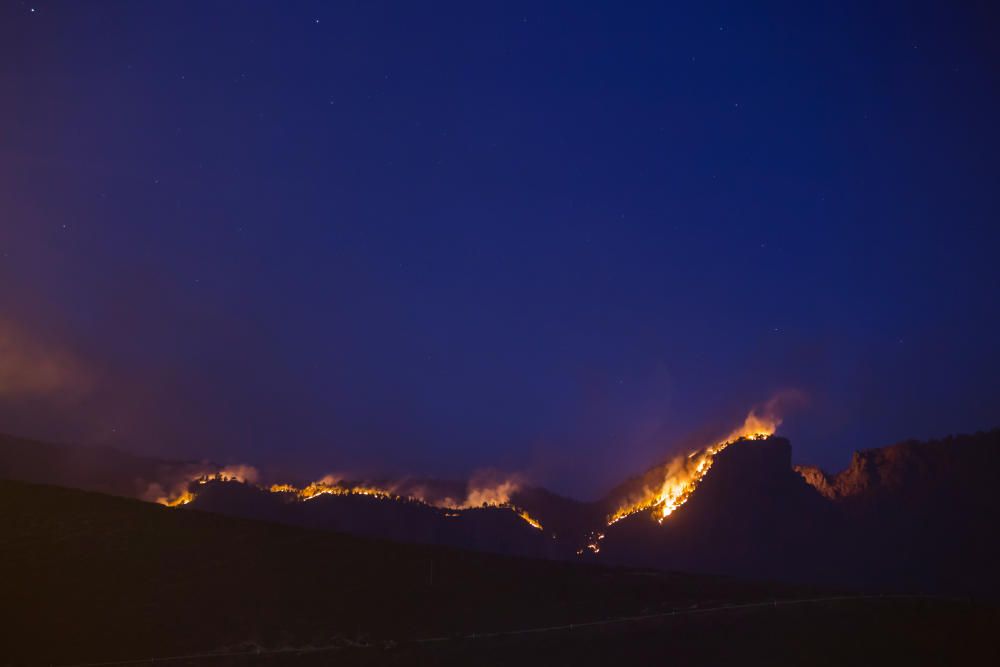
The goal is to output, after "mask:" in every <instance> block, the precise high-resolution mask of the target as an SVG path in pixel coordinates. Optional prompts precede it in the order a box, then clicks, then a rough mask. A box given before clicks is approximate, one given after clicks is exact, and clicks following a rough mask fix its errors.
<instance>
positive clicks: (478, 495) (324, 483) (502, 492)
mask: <svg viewBox="0 0 1000 667" xmlns="http://www.w3.org/2000/svg"><path fill="white" fill-rule="evenodd" d="M257 476H258V475H257V471H256V470H255V469H254V468H252V467H250V466H231V467H227V468H223V469H221V470H218V471H216V472H211V473H200V474H199V475H198V476H196V477H195V478H194V479H191V480H189V481H188V482H187V483H184V484H181V485H179V486H178V488H176V489H175V490H174V492H173V493H172V494H169V495H161V496H158V497H156V498H155V500H156V502H158V503H160V504H161V505H166V506H168V507H177V506H180V505H186V504H188V503H190V502H192V501H193V500H195V498H197V495H198V492H199V487H200V486H203V485H205V484H207V483H209V482H239V483H243V484H250V485H254V486H256V484H255V482H256V479H257ZM256 488H258V489H260V490H262V491H266V492H269V493H271V494H276V495H278V496H280V497H281V498H282V499H284V500H286V501H287V502H308V501H311V500H313V499H315V498H319V497H321V496H367V497H370V498H375V499H379V500H387V501H397V502H399V501H406V502H412V503H418V504H422V505H426V506H428V507H433V508H437V509H441V510H449V514H447V516H460V514H458V513H460V512H463V511H465V510H472V509H478V508H484V507H492V508H500V509H507V510H510V511H512V512H514V513H515V514H516V515H517V516H519V517H520V518H521V519H523V520H524V521H525V523H527V524H528V525H530V526H531V527H532V528H535V529H537V530H542V524H541V523H539V521H538V520H537V519H535V518H534V517H532V516H531V515H530V514H529V513H528V511H527V510H525V509H524V508H522V507H518V506H517V505H515V504H514V503H513V502H512V501H511V495H512V494H513V493H515V492H516V491H517V490H518V488H520V483H519V482H518V481H517V480H515V479H513V478H506V479H502V480H500V481H497V482H494V483H492V484H483V483H481V482H479V481H477V480H475V479H474V480H472V481H470V482H469V483H468V484H467V492H466V495H465V496H464V497H463V498H461V499H456V498H454V497H452V496H444V497H441V496H439V495H435V494H432V493H430V492H429V490H428V489H427V488H426V487H424V486H421V485H408V484H405V483H396V484H378V483H371V482H352V481H348V480H344V479H341V478H340V477H339V476H335V475H327V476H326V477H324V478H322V479H320V480H318V481H315V482H311V483H309V484H307V485H305V486H302V487H299V486H296V485H294V484H289V483H278V484H271V485H269V486H256Z"/></svg>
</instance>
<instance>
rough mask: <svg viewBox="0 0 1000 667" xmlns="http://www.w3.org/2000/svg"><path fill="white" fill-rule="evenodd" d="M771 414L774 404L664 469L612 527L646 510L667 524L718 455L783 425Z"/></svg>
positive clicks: (613, 519) (616, 516) (620, 512)
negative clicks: (721, 437)
mask: <svg viewBox="0 0 1000 667" xmlns="http://www.w3.org/2000/svg"><path fill="white" fill-rule="evenodd" d="M771 412H772V411H771V409H770V405H769V406H768V409H766V410H765V412H764V414H758V413H757V412H756V411H751V412H750V414H748V415H747V417H746V419H745V420H744V421H743V424H742V425H741V426H739V427H737V428H735V429H733V431H732V432H731V433H730V434H729V435H727V436H726V437H725V438H724V439H722V440H720V441H719V442H717V443H715V444H713V445H709V446H708V447H704V448H702V449H699V450H695V451H693V452H691V453H690V454H687V455H683V454H682V455H680V456H678V457H676V458H674V459H672V460H671V461H670V462H669V463H667V464H666V465H665V466H663V468H664V478H663V482H662V483H660V484H659V485H658V486H653V487H648V486H647V487H645V488H643V490H642V492H641V493H639V494H638V497H635V496H633V497H631V498H630V499H628V500H626V501H625V502H624V503H623V504H622V505H621V506H620V507H619V508H618V509H617V510H615V512H614V513H612V514H611V515H610V516H609V517H608V525H609V526H610V525H611V524H613V523H617V522H618V521H621V520H622V519H624V518H625V517H627V516H631V515H633V514H635V513H636V512H642V511H644V510H652V515H653V518H654V519H656V520H657V521H659V522H660V523H663V520H664V519H666V518H667V517H668V516H670V515H671V514H673V513H674V512H675V511H676V510H677V508H678V507H680V506H681V505H683V504H684V503H686V502H687V501H688V498H690V497H691V494H692V493H694V490H695V489H696V488H697V487H698V484H699V483H700V482H701V480H702V479H704V478H705V475H706V474H707V473H708V471H709V469H711V467H712V463H714V461H715V456H716V454H718V453H719V452H721V451H722V450H724V449H725V448H726V447H728V446H729V445H731V444H733V443H734V442H736V441H738V440H761V439H764V438H767V437H770V436H771V435H773V434H774V432H775V430H777V428H778V426H779V425H780V424H781V419H780V418H779V417H777V416H775V415H773V414H771ZM588 547H589V548H591V550H592V551H594V552H595V553H596V552H597V551H598V550H599V547H596V546H595V545H588Z"/></svg>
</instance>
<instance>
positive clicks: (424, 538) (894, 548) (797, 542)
mask: <svg viewBox="0 0 1000 667" xmlns="http://www.w3.org/2000/svg"><path fill="white" fill-rule="evenodd" d="M212 465H213V464H209V463H206V462H202V463H196V462H170V461H160V460H156V459H149V458H144V457H138V456H133V455H129V454H124V453H121V452H117V451H115V450H111V449H88V448H78V447H70V446H63V445H51V444H46V443H38V442H33V441H30V440H23V439H17V438H11V437H9V436H0V478H7V479H16V480H24V481H31V482H40V483H47V484H57V485H63V486H72V487H79V488H84V489H90V490H96V491H103V492H108V493H113V494H116V495H125V496H132V497H144V498H147V499H148V498H149V493H148V490H149V489H151V488H158V487H163V488H170V487H173V486H176V485H177V483H178V481H180V482H181V483H186V481H185V480H189V479H192V478H193V477H194V475H195V473H196V471H198V470H204V469H206V466H207V467H208V468H209V469H211V468H212ZM216 468H217V466H216ZM998 470H1000V430H994V431H990V432H987V433H979V434H974V435H964V436H956V437H951V438H946V439H944V440H939V441H931V442H905V443H900V444H897V445H892V446H890V447H884V448H881V449H875V450H868V451H864V452H858V453H856V454H855V455H854V458H853V460H852V462H851V464H850V466H849V467H848V468H847V469H845V470H844V471H842V472H841V473H838V474H836V475H829V474H826V473H824V472H822V471H820V470H818V469H815V468H809V467H802V466H800V467H797V468H793V466H792V465H791V444H790V443H789V442H788V441H787V440H785V439H783V438H780V437H771V438H768V439H766V440H753V441H742V442H738V443H736V444H734V445H732V446H730V447H728V448H727V449H725V450H724V451H722V452H721V453H720V454H719V455H718V456H717V457H716V460H715V463H714V465H713V467H712V468H711V470H709V472H708V474H707V475H706V477H705V479H704V480H703V481H702V483H701V484H700V485H699V487H698V488H697V489H696V491H695V492H694V494H693V495H692V496H691V498H690V500H689V501H688V502H687V503H686V504H685V505H684V506H682V507H681V508H680V509H678V510H677V511H676V512H675V513H674V514H673V515H672V516H670V517H669V518H668V519H667V520H666V521H664V522H663V524H662V525H661V524H659V523H657V522H655V521H653V520H652V519H651V518H650V514H649V512H648V511H643V512H639V513H636V514H634V515H632V516H629V517H627V518H625V519H623V520H621V521H619V522H618V523H615V524H614V525H612V526H606V525H605V523H606V522H605V517H606V516H608V514H610V513H611V512H612V511H613V510H614V508H615V507H617V505H618V502H619V499H620V498H621V497H624V496H626V495H628V494H629V493H631V492H633V491H634V489H635V488H636V486H637V485H640V484H648V481H649V480H648V479H645V478H649V477H650V475H651V474H652V473H653V472H654V471H651V472H649V473H646V475H645V476H639V477H637V478H635V479H633V480H628V481H626V482H624V483H623V484H621V485H619V487H617V488H616V489H615V490H613V491H612V492H611V493H609V494H608V496H606V497H605V498H603V499H601V500H599V501H596V502H591V503H584V502H579V501H575V500H570V499H567V498H562V497H560V496H557V495H555V494H552V493H550V492H548V491H546V490H545V489H541V488H537V487H535V488H533V487H522V488H519V489H518V490H517V491H515V492H514V493H513V494H512V496H511V500H512V502H513V503H514V504H515V505H517V506H518V507H522V508H525V509H526V510H527V511H528V512H529V513H530V514H531V515H532V516H533V517H535V518H537V519H538V520H539V521H540V522H541V524H542V526H543V529H542V530H538V529H536V528H533V527H532V526H530V525H529V524H528V523H526V522H525V521H523V520H522V519H521V518H519V517H518V516H517V514H516V513H515V512H512V511H511V510H510V509H505V508H495V507H493V508H490V507H481V508H470V509H466V510H463V511H461V512H449V511H445V510H443V509H440V508H437V507H432V506H430V505H427V504H425V503H421V502H413V501H409V500H406V499H405V497H398V498H396V499H386V498H375V497H369V496H352V495H347V496H344V495H341V496H336V495H324V496H320V497H317V498H314V499H312V500H310V501H308V502H292V501H290V499H289V498H288V497H287V496H288V495H289V494H280V493H270V492H268V491H266V490H264V489H263V488H260V487H258V486H256V485H253V484H244V483H239V482H219V481H212V482H209V483H207V484H200V485H193V486H192V487H191V488H192V489H194V490H195V491H196V492H197V495H196V497H195V500H194V502H192V503H190V504H189V505H186V506H184V507H183V508H182V510H181V511H188V510H190V509H201V510H206V511H211V512H215V513H219V514H226V515H230V516H237V517H243V518H254V519H265V520H268V521H273V522H278V523H284V524H287V525H292V526H298V527H304V528H313V529H328V530H336V531H340V532H346V533H352V534H356V535H364V536H369V537H378V538H386V539H392V540H396V541H402V542H411V543H422V544H437V545H446V546H452V547H457V548H462V549H471V550H477V551H483V552H490V553H500V554H506V555H519V556H530V557H535V558H549V559H562V560H571V561H580V560H581V558H582V559H584V560H591V561H594V562H596V563H603V564H616V565H624V566H631V567H644V568H655V569H673V570H682V571H691V572H702V573H716V574H727V575H734V576H740V577H746V578H753V579H769V580H777V581H785V582H790V583H810V584H811V583H816V584H823V585H828V586H837V587H845V588H850V589H853V590H861V591H866V592H874V593H883V592H896V593H926V594H940V595H958V596H972V597H977V598H989V599H994V600H995V599H997V596H998V595H1000V570H998V569H997V567H996V565H995V564H996V563H997V562H1000V536H998V531H997V530H996V526H998V525H1000V495H998V494H997V493H996V492H995V482H994V480H995V477H996V474H997V471H998ZM654 476H655V475H654ZM405 484H409V485H410V486H411V487H417V486H419V487H420V488H421V489H422V490H423V491H424V492H425V493H428V492H429V493H432V494H435V493H436V494H439V495H441V494H451V495H457V496H459V497H460V496H461V495H462V491H463V490H464V483H461V482H439V481H434V480H419V481H417V480H410V481H407V482H405ZM400 487H401V488H404V489H405V488H406V487H405V486H403V484H400ZM292 499H294V495H293V496H292ZM597 533H603V534H604V535H605V538H604V539H603V540H601V541H600V542H599V546H600V553H599V554H597V555H595V554H593V553H591V551H590V550H588V549H586V548H584V547H585V545H586V544H588V543H592V542H594V539H595V538H594V535H595V534H597ZM581 549H583V553H582V555H578V552H579V551H580V550H581Z"/></svg>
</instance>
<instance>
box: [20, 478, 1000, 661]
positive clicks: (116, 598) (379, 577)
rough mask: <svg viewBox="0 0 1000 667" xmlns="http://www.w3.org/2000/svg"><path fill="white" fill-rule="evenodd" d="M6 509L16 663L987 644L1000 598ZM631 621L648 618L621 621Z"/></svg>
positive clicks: (62, 501) (826, 656)
mask: <svg viewBox="0 0 1000 667" xmlns="http://www.w3.org/2000/svg"><path fill="white" fill-rule="evenodd" d="M0 508H2V512H0V541H2V548H0V570H2V571H3V572H4V576H3V577H0V599H3V601H4V606H5V609H6V610H7V611H8V614H7V615H6V616H7V618H6V619H5V620H4V622H3V623H4V626H3V627H4V632H3V633H2V637H3V639H2V642H0V663H8V664H53V663H55V664H61V663H80V662H87V661H102V660H103V661H107V660H130V659H143V660H145V661H146V662H148V659H149V658H151V657H158V658H163V657H168V656H178V655H190V654H197V653H203V652H223V657H214V658H211V659H207V658H204V659H199V660H198V663H199V664H201V663H202V661H203V660H209V664H212V663H215V664H219V663H222V664H232V663H256V664H285V663H287V662H289V661H296V662H297V663H316V664H330V663H332V662H336V663H337V664H386V663H389V664H443V663H448V664H542V663H551V662H556V663H565V662H566V661H572V662H574V663H578V664H596V663H601V662H607V661H608V660H610V659H611V658H612V657H618V658H621V657H626V656H628V657H632V658H635V659H644V660H647V661H648V660H660V659H665V658H666V657H673V658H676V659H679V660H683V661H684V662H685V663H688V664H698V663H700V664H715V663H716V661H717V660H719V659H722V658H725V657H726V656H733V657H736V655H737V654H738V655H739V656H740V659H741V660H742V662H743V663H755V662H762V661H773V659H774V658H775V656H780V655H784V656H785V657H787V658H789V659H792V658H795V657H796V656H797V657H798V658H800V659H806V658H808V659H809V660H810V662H813V663H816V662H819V663H821V664H822V663H826V664H835V663H834V662H831V661H833V660H835V659H836V662H843V661H844V660H846V659H847V658H848V657H850V658H851V660H850V661H851V662H852V663H853V664H860V663H874V662H884V660H883V658H885V657H886V656H894V657H912V658H918V657H919V658H922V659H923V658H928V657H930V658H937V659H939V660H943V659H944V658H948V659H953V658H956V657H959V658H960V657H962V656H965V657H967V658H971V657H972V656H981V655H985V653H984V652H986V651H989V650H990V649H989V646H988V645H987V644H986V643H984V639H985V638H986V637H988V636H990V635H989V633H991V632H995V631H996V630H997V629H1000V626H998V625H997V616H996V612H995V610H993V609H991V608H989V607H982V606H978V605H975V604H971V603H969V602H967V601H947V600H932V599H846V600H836V599H834V600H829V599H826V598H828V597H830V596H831V595H837V594H838V593H837V592H836V591H823V590H818V589H812V588H805V587H790V586H784V585H776V584H761V583H751V582H744V581H738V580H732V579H726V578H719V577H707V576H693V575H683V574H677V573H664V572H649V571H635V570H622V569H609V568H605V567H600V566H591V565H583V564H568V563H562V562H555V561H543V560H528V559H516V558H507V557H501V556H494V555H489V554H482V553H473V552H465V551H457V550H451V549H447V548H441V547H432V546H419V545H406V544H397V543H391V542H385V541H379V540H371V539H366V538H360V537H355V536H348V535H342V534H339V533H334V532H329V531H312V530H307V529H301V528H295V527H289V526H283V525H278V524H273V523H267V522H259V521H250V520H243V519H237V518H231V517H224V516H220V515H215V514H211V513H206V512H199V511H178V510H173V509H169V508H164V507H159V506H156V505H152V504H149V503H142V502H138V501H133V500H128V499H122V498H115V497H111V496H105V495H101V494H96V493H88V492H82V491H76V490H69V489H63V488H57V487H48V486H37V485H30V484H24V483H17V482H0ZM803 600H806V601H803ZM732 605H744V606H737V607H735V608H734V607H732ZM636 616H645V617H647V618H645V619H635V618H632V620H621V619H627V618H629V617H636ZM616 619H617V620H616ZM608 620H612V621H613V622H611V623H603V621H608ZM595 622H596V623H595ZM553 626H563V627H561V628H560V627H553ZM567 626H572V627H567ZM540 628H549V629H548V630H545V631H537V630H538V629H540ZM525 630H530V631H529V632H523V631H525ZM497 632H500V633H509V634H500V635H494V634H491V633H497ZM844 633H850V634H851V635H852V636H851V637H850V643H849V644H845V637H844ZM723 635H724V636H725V637H726V638H727V639H726V641H725V642H719V641H717V638H718V637H721V636H723ZM428 639H430V640H433V641H423V640H428ZM859 651H860V652H861V653H860V654H859ZM258 652H260V654H259V655H258ZM193 660H194V659H193V658H190V659H185V660H181V661H179V662H180V664H186V663H188V662H191V664H194V663H193V662H192V661H193Z"/></svg>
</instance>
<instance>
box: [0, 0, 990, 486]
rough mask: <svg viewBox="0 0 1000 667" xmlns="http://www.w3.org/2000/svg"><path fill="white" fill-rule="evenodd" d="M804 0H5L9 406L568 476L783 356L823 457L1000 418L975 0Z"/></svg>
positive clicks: (41, 431) (38, 416) (300, 461)
mask: <svg viewBox="0 0 1000 667" xmlns="http://www.w3.org/2000/svg"><path fill="white" fill-rule="evenodd" d="M626 4H627V5H628V6H623V5H626ZM817 4H819V3H802V2H790V3H774V4H772V3H767V4H758V5H756V6H753V7H751V6H750V5H751V3H744V2H735V3H693V5H691V4H690V3H685V5H680V4H678V5H676V6H671V5H670V4H669V3H661V2H655V3H647V4H640V3H606V4H594V3H584V2H579V1H574V2H567V3H537V2H525V3H515V2H504V3H470V2H457V3H429V4H428V3H398V4H382V3H372V2H351V3H326V2H316V3H307V2H271V3H262V2H256V3H247V2H240V3H235V2H205V1H202V2H141V3H140V2H117V3H113V2H100V3H82V2H46V1H43V0H39V1H38V2H23V3H22V2H8V3H5V5H4V7H3V9H0V56H2V57H0V99H2V100H3V104H2V107H0V121H2V132H0V418H2V420H0V430H6V431H14V432H18V433H22V434H27V435H35V436H39V437H49V438H61V439H67V440H76V441H82V442H90V443H109V444H115V445H116V446H120V447H124V448H130V449H132V450H135V451H141V452H153V453H158V454H162V455H167V456H194V457H202V456H211V457H215V458H217V459H221V460H225V461H247V462H252V463H257V464H264V465H272V466H280V467H283V468H285V469H287V470H290V471H295V472H303V471H316V472H319V473H325V472H329V471H331V470H345V469H346V470H352V471H361V472H386V473H391V474H397V473H423V474H430V475H441V476H462V475H465V474H468V473H469V472H471V471H474V470H476V469H478V468H481V467H484V466H495V467H498V468H501V469H504V470H508V471H522V472H525V473H527V474H528V475H529V476H530V477H532V478H533V479H535V480H536V481H538V482H542V483H546V484H549V485H551V486H552V487H554V488H556V489H559V490H563V491H566V492H571V493H574V494H578V495H581V496H593V495H596V494H597V493H599V492H601V491H602V490H604V489H605V488H607V487H608V486H610V485H612V484H614V483H615V482H617V481H619V480H620V478H622V477H623V476H625V475H627V474H630V473H632V472H636V471H638V470H640V469H642V468H643V467H645V466H646V465H647V464H650V463H653V462H655V461H657V460H659V459H661V458H663V457H664V456H665V455H667V454H669V453H671V452H673V451H675V450H676V449H677V448H678V447H681V446H682V445H683V444H684V443H687V442H692V441H697V440H698V439H699V438H701V437H707V435H706V434H710V433H712V432H713V431H718V430H726V429H727V428H728V427H729V426H731V425H732V424H734V423H735V422H738V421H739V420H740V419H741V418H742V415H743V414H744V413H745V412H746V411H747V410H748V409H749V408H750V407H752V406H753V405H754V404H757V403H761V402H764V401H766V400H768V399H769V398H770V397H771V396H772V395H774V394H775V393H776V392H780V391H783V390H797V391H798V392H800V394H801V395H802V396H803V397H804V400H803V401H801V402H800V404H799V405H798V407H797V408H796V409H795V410H794V411H792V412H790V414H788V415H786V422H785V426H784V427H783V429H782V432H783V433H785V434H786V435H788V436H789V437H791V438H792V439H793V444H794V445H795V458H796V459H797V460H798V461H801V462H811V463H818V464H821V465H824V466H826V467H829V468H832V469H837V468H840V467H842V466H843V465H845V464H846V463H847V460H848V457H849V454H850V451H851V450H853V449H856V448H864V447H873V446H880V445H884V444H888V443H890V442H893V441H896V440H900V439H903V438H906V437H930V436H935V435H942V434H945V433H948V432H953V431H970V430H976V429H981V428H988V427H993V426H996V425H998V423H1000V391H998V380H997V378H998V372H1000V352H998V344H997V340H998V330H1000V309H998V298H997V297H998V273H1000V271H998V268H997V267H998V264H1000V261H998V251H997V247H998V246H997V242H998V240H1000V238H998V237H1000V231H998V227H1000V225H998V212H1000V211H998V208H1000V207H998V192H1000V190H998V185H1000V183H998V173H1000V172H998V167H997V153H998V149H1000V130H998V126H997V122H996V120H997V118H1000V105H998V92H997V91H998V90H1000V85H998V84H1000V81H998V78H1000V77H998V73H1000V67H998V66H1000V59H998V50H1000V47H998V46H997V43H996V41H995V39H994V37H995V35H994V32H995V30H994V27H995V25H996V23H995V18H996V17H995V16H991V15H990V14H989V13H988V11H987V9H986V7H988V4H986V3H984V4H983V5H982V7H983V8H982V9H974V8H972V7H973V5H971V4H969V3H933V4H932V5H927V6H922V5H919V4H916V3H910V2H905V3H898V4H887V3H871V2H862V3H853V4H845V3H830V4H829V6H825V7H818V6H816V5H817ZM935 5H936V6H935ZM953 5H955V6H953ZM957 5H963V7H961V8H959V7H957ZM32 9H34V10H35V11H32Z"/></svg>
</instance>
